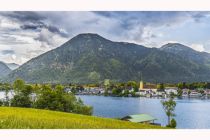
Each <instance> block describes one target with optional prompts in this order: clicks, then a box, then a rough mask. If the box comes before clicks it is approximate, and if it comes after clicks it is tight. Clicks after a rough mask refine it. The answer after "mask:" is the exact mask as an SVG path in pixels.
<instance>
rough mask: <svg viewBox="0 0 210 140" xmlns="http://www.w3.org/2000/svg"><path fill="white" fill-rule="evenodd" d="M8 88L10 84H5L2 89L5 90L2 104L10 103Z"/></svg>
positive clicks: (7, 104)
mask: <svg viewBox="0 0 210 140" xmlns="http://www.w3.org/2000/svg"><path fill="white" fill-rule="evenodd" d="M9 90H10V86H8V85H5V88H4V91H5V100H4V101H3V104H4V106H9V105H10V100H9V95H8V94H9Z"/></svg>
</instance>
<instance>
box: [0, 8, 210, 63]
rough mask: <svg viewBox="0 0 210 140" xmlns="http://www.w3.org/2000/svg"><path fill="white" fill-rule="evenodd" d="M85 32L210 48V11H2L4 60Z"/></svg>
mask: <svg viewBox="0 0 210 140" xmlns="http://www.w3.org/2000/svg"><path fill="white" fill-rule="evenodd" d="M81 33H97V34H99V35H101V36H103V37H105V38H107V39H110V40H112V41H123V42H132V43H137V44H140V45H144V46H145V47H150V48H151V47H157V48H159V47H161V46H162V45H164V44H166V43H181V44H184V45H187V46H189V47H191V48H193V49H195V50H197V51H201V52H202V51H205V52H209V53H210V12H195V11H192V12H189V11H188V12H184V11H182V12H174V11H173V12H169V11H167V12H163V11H162V12H160V11H159V12H158V11H144V12H143V11H139V12H137V11H136V12H135V11H132V12H131V11H130V12H129V11H126V12H114V11H113V12H112V11H104V12H103V11H100V12H96V11H94V12H92V11H87V12H67V11H66V12H64V11H60V12H58V11H54V12H52V11H51V12H50V11H49V12H46V11H44V12H39V11H18V12H17V11H14V12H11V11H10V12H3V11H2V12H0V61H3V62H6V63H17V64H23V63H25V62H27V61H28V60H30V59H31V58H34V57H36V56H38V55H40V54H42V53H44V52H47V51H49V50H52V49H55V48H56V47H59V46H60V45H62V44H63V43H65V42H66V41H68V40H69V39H71V38H72V37H74V36H76V35H78V34H81Z"/></svg>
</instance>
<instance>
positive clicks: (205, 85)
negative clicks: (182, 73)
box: [177, 82, 210, 90]
mask: <svg viewBox="0 0 210 140" xmlns="http://www.w3.org/2000/svg"><path fill="white" fill-rule="evenodd" d="M177 87H178V88H179V89H185V88H186V89H191V90H194V89H199V88H203V89H210V83H208V82H195V83H186V82H181V83H178V84H177Z"/></svg>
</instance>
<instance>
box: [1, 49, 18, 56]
mask: <svg viewBox="0 0 210 140" xmlns="http://www.w3.org/2000/svg"><path fill="white" fill-rule="evenodd" d="M1 53H2V54H3V55H7V54H10V55H13V54H15V51H14V50H2V51H1Z"/></svg>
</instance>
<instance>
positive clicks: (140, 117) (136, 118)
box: [124, 114, 157, 123]
mask: <svg viewBox="0 0 210 140" xmlns="http://www.w3.org/2000/svg"><path fill="white" fill-rule="evenodd" d="M124 119H126V120H128V121H131V122H136V123H141V122H149V121H154V120H157V119H156V118H154V117H152V116H150V115H148V114H136V115H129V116H126V117H124Z"/></svg>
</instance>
